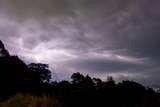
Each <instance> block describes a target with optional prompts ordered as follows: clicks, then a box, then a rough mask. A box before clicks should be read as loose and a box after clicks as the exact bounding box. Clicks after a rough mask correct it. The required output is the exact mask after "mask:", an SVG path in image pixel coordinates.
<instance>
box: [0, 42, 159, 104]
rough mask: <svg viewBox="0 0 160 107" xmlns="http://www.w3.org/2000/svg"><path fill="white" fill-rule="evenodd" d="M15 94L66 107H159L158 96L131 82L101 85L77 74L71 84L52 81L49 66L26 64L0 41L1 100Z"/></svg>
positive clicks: (107, 80) (72, 78) (150, 89)
mask: <svg viewBox="0 0 160 107" xmlns="http://www.w3.org/2000/svg"><path fill="white" fill-rule="evenodd" d="M17 93H30V94H33V95H36V96H42V95H47V96H54V97H56V98H57V99H58V100H60V101H61V102H62V103H63V104H64V106H65V107H160V93H158V92H155V91H154V90H153V89H152V88H149V87H145V86H143V85H141V84H139V83H136V82H134V81H129V80H124V81H122V82H119V83H116V82H115V81H114V80H113V78H112V77H107V79H106V81H102V80H101V79H99V78H91V77H90V76H89V75H86V76H84V75H83V74H81V73H79V72H78V73H73V74H72V76H71V81H60V82H57V81H51V71H50V70H49V65H47V64H42V63H30V64H25V62H23V61H22V60H21V59H19V58H18V56H11V55H10V54H9V52H8V51H7V50H6V49H5V47H4V45H3V43H2V42H1V41H0V100H4V99H7V98H9V97H10V96H12V95H15V94H17Z"/></svg>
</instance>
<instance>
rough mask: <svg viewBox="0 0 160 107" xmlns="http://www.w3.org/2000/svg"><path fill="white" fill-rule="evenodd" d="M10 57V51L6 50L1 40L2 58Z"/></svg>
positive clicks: (0, 53)
mask: <svg viewBox="0 0 160 107" xmlns="http://www.w3.org/2000/svg"><path fill="white" fill-rule="evenodd" d="M8 56H10V55H9V53H8V51H7V50H6V49H5V47H4V44H3V43H2V41H1V40H0V57H8Z"/></svg>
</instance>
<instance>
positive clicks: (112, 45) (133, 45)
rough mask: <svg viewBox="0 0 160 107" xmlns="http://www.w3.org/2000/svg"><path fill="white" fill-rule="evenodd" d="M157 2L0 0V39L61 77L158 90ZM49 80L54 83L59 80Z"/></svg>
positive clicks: (159, 34) (14, 51)
mask: <svg viewBox="0 0 160 107" xmlns="http://www.w3.org/2000/svg"><path fill="white" fill-rule="evenodd" d="M159 5H160V1H159V0H153V1H151V0H141V1H139V0H118V1H117V0H101V1H99V0H79V1H78V0H0V39H1V40H2V41H3V42H4V44H5V45H6V48H7V49H8V50H9V52H10V53H11V54H14V55H15V54H16V55H18V56H20V57H21V58H23V60H25V61H26V62H27V63H30V62H43V63H48V64H50V66H51V68H54V69H55V71H56V72H57V73H58V75H59V76H60V77H61V78H64V79H67V78H68V77H69V76H70V75H71V74H72V73H73V72H82V73H84V74H89V75H91V76H96V77H99V78H102V79H106V77H107V75H111V76H113V77H114V78H115V79H116V80H117V81H118V80H122V79H132V80H136V81H138V82H141V83H144V84H147V85H150V86H153V85H154V87H156V88H157V87H158V86H159V85H160V84H159V82H160V80H159V79H158V77H159V76H160V72H159V70H160V67H159V66H160V64H159V63H160V49H159V46H160V42H159V40H160V30H159V29H160V19H159V17H160V8H159ZM59 76H58V77H55V76H54V77H55V78H53V79H56V80H57V79H58V78H60V77H59Z"/></svg>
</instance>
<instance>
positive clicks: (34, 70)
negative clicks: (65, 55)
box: [28, 63, 51, 83]
mask: <svg viewBox="0 0 160 107" xmlns="http://www.w3.org/2000/svg"><path fill="white" fill-rule="evenodd" d="M28 72H29V76H28V79H30V80H31V81H34V82H40V83H42V82H46V83H48V82H50V79H51V71H50V70H49V66H48V65H47V64H42V63H31V64H28Z"/></svg>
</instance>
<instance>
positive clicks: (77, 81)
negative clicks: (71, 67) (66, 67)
mask: <svg viewBox="0 0 160 107" xmlns="http://www.w3.org/2000/svg"><path fill="white" fill-rule="evenodd" d="M84 78H85V77H84V76H83V75H82V74H80V73H79V72H77V73H73V74H72V76H71V79H72V83H73V84H80V83H82V81H83V80H84Z"/></svg>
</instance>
